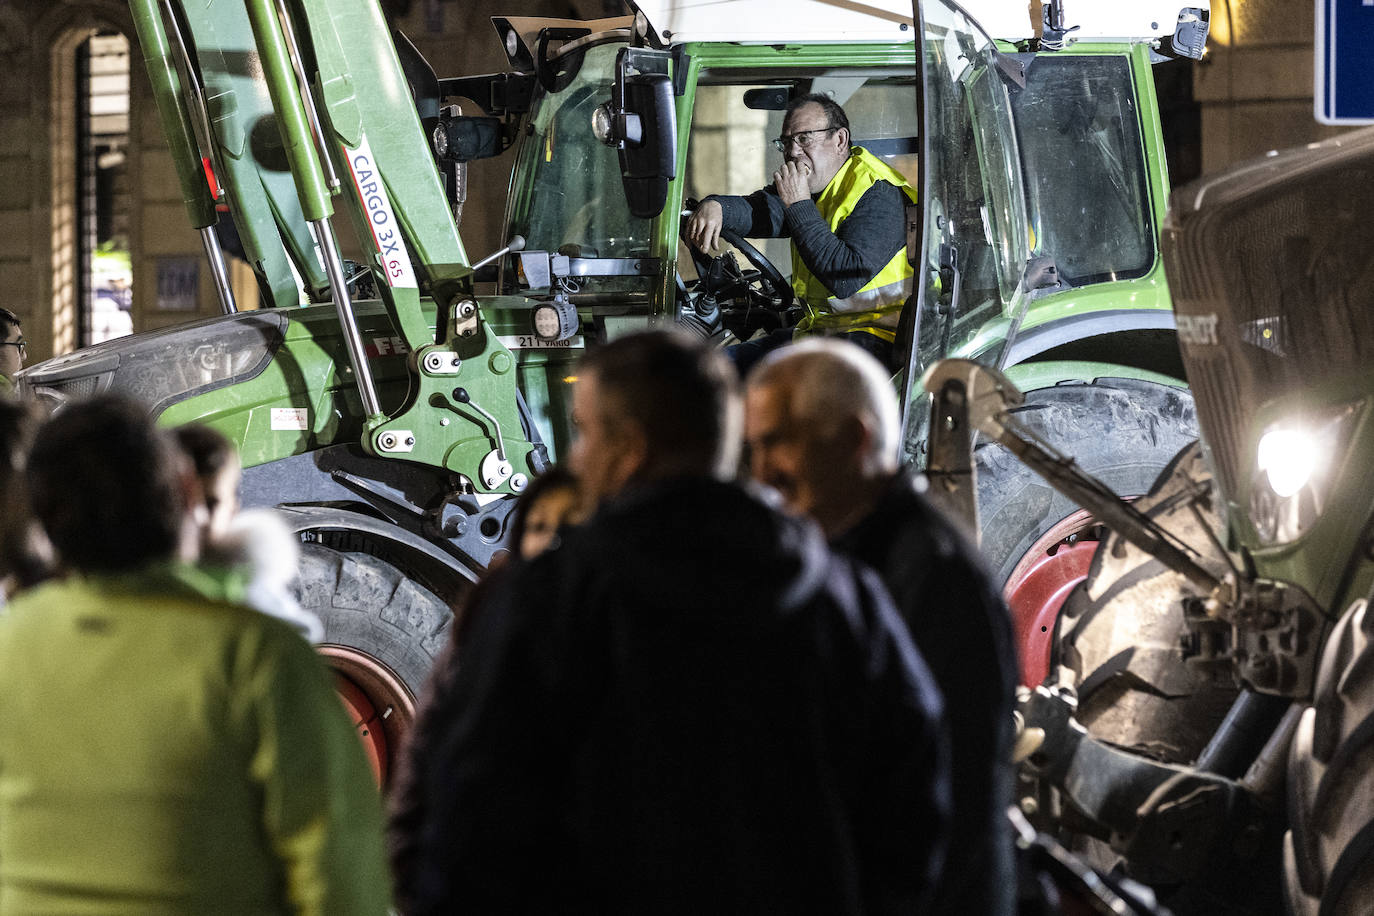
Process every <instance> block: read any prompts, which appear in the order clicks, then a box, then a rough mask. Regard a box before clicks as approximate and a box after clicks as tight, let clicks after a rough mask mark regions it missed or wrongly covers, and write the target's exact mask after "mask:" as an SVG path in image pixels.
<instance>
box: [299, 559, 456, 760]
mask: <svg viewBox="0 0 1374 916" xmlns="http://www.w3.org/2000/svg"><path fill="white" fill-rule="evenodd" d="M296 600H297V601H298V602H299V603H300V605H301V607H302V608H304V609H305V610H307V611H310V612H312V613H314V614H316V615H317V616H318V617H319V618H320V621H321V622H322V623H323V624H324V639H323V640H322V641H321V643H320V645H319V647H318V648H319V652H320V654H321V655H323V656H324V657H325V659H326V660H327V661H328V663H329V665H330V667H331V668H332V669H334V672H335V674H336V675H337V676H338V680H339V694H340V697H341V698H342V699H343V701H344V704H345V706H346V707H347V708H348V709H349V711H350V714H351V715H353V717H354V718H355V720H356V724H357V726H358V730H359V734H360V737H361V738H362V740H363V743H364V747H365V748H366V750H367V754H368V757H369V759H370V761H371V762H372V765H373V768H374V773H375V775H376V776H377V779H378V782H379V783H380V784H382V785H386V784H387V783H388V775H389V773H390V771H391V767H392V764H394V762H395V758H396V754H397V753H398V752H399V749H400V748H401V746H402V745H403V743H404V741H405V738H406V735H407V734H408V733H409V731H410V729H411V727H412V725H413V724H414V721H415V706H416V698H417V697H419V696H420V693H421V690H422V688H423V687H424V684H425V681H426V680H427V679H428V677H429V673H430V669H432V668H433V667H434V662H435V659H436V657H437V656H438V655H439V652H440V650H441V649H442V648H443V647H444V645H445V643H446V642H447V641H448V638H449V628H450V626H451V625H452V622H453V610H452V609H451V608H450V606H449V604H448V602H446V601H445V600H443V599H442V598H440V597H439V596H438V595H436V594H435V593H434V592H432V591H430V590H429V589H428V588H425V587H424V586H423V585H420V584H419V583H417V582H416V581H415V580H414V579H413V578H411V577H409V576H407V575H406V574H405V573H404V572H402V571H401V570H400V569H398V568H397V567H396V566H394V565H392V564H391V563H389V562H387V561H386V560H383V559H381V558H380V557H376V556H373V555H371V554H368V553H356V552H350V551H343V550H336V549H334V548H332V547H327V546H324V545H322V544H318V543H304V544H302V545H301V559H300V576H299V579H298V580H297V586H296Z"/></svg>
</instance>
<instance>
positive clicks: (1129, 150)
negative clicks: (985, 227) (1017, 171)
mask: <svg viewBox="0 0 1374 916" xmlns="http://www.w3.org/2000/svg"><path fill="white" fill-rule="evenodd" d="M1011 103H1012V110H1013V111H1014V112H1015V114H1016V126H1017V140H1018V141H1019V144H1020V148H1021V155H1022V156H1023V157H1024V163H1025V166H1024V168H1025V179H1026V190H1027V194H1028V195H1029V210H1030V213H1031V227H1032V229H1033V232H1034V245H1035V253H1036V254H1038V255H1049V256H1051V257H1053V258H1054V259H1055V266H1056V267H1057V268H1058V269H1059V275H1060V277H1061V278H1063V279H1064V280H1066V281H1067V282H1068V283H1069V284H1070V285H1073V286H1079V285H1082V284H1084V283H1095V282H1101V281H1104V280H1125V279H1130V278H1132V277H1139V276H1143V275H1144V274H1146V273H1148V272H1149V270H1150V268H1151V266H1153V264H1154V253H1155V252H1154V228H1153V226H1152V225H1151V220H1150V215H1151V211H1150V207H1149V196H1148V195H1149V191H1148V186H1147V184H1146V179H1145V162H1144V153H1143V146H1142V142H1141V137H1140V126H1139V118H1138V116H1137V113H1136V98H1135V89H1134V86H1133V84H1132V82H1131V67H1130V60H1129V59H1128V58H1127V57H1125V56H1124V55H1116V56H1105V55H1093V56H1088V55H1059V56H1056V55H1048V54H1042V55H1039V56H1037V57H1035V58H1033V59H1032V60H1031V61H1030V65H1029V67H1028V68H1027V70H1026V88H1025V89H1023V90H1018V91H1013V92H1012V93H1011Z"/></svg>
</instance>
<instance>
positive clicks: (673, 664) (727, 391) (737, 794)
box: [399, 332, 948, 914]
mask: <svg viewBox="0 0 1374 916" xmlns="http://www.w3.org/2000/svg"><path fill="white" fill-rule="evenodd" d="M731 377H732V370H731V369H730V367H729V366H728V364H726V363H725V362H724V360H723V359H722V357H721V356H720V355H719V354H716V353H712V352H710V351H708V350H704V349H701V348H699V347H698V346H697V345H695V344H693V343H691V342H688V341H686V340H685V339H680V338H678V337H676V336H675V335H671V334H667V333H662V332H651V333H648V334H641V335H634V336H631V337H624V338H620V339H618V340H616V341H614V342H612V343H610V344H607V345H605V346H603V347H602V348H600V349H599V350H596V351H594V352H593V353H592V354H591V355H589V357H588V358H587V359H586V360H585V361H584V362H583V364H582V366H581V369H580V371H579V373H578V381H577V387H576V389H575V392H574V417H575V420H576V422H577V424H578V428H579V434H580V438H579V441H578V444H577V445H576V446H575V449H574V452H573V456H572V464H573V466H574V470H575V471H576V472H577V473H578V476H579V478H580V479H581V480H583V481H584V482H585V483H586V484H587V495H588V496H589V497H590V498H591V499H592V500H593V501H595V502H596V503H599V506H600V507H599V509H598V511H597V512H596V514H595V515H594V516H593V517H592V518H591V519H590V520H589V521H587V522H586V523H585V524H583V525H582V526H580V527H579V528H577V529H572V530H568V531H566V532H565V534H564V535H563V537H562V538H561V541H560V543H559V544H558V546H556V547H554V548H553V549H550V550H549V551H547V552H546V553H544V554H542V555H541V556H539V557H537V558H535V559H534V560H533V561H531V562H528V563H517V564H515V565H513V566H512V567H509V568H507V569H506V570H504V571H503V573H502V575H501V577H500V579H499V580H494V581H493V582H492V583H491V590H490V592H489V593H488V595H487V596H486V598H485V600H483V601H482V603H481V606H480V608H479V609H478V610H479V613H478V615H477V616H476V617H475V619H474V624H473V629H472V632H471V634H470V637H469V639H468V642H467V644H466V645H464V646H463V647H462V648H461V650H460V655H459V659H460V662H461V663H460V664H459V666H458V669H457V675H456V678H455V680H454V682H453V684H452V686H451V687H450V688H448V689H446V690H444V691H443V692H442V693H441V694H440V695H438V696H436V697H435V698H434V702H435V703H436V704H437V705H436V708H435V709H434V710H433V711H432V712H433V714H432V715H431V716H430V717H429V721H430V723H431V725H430V728H431V730H432V733H431V734H430V735H428V736H426V739H425V740H424V742H423V744H422V746H424V747H426V748H428V749H429V750H428V756H426V757H425V758H423V759H416V760H412V762H411V763H412V766H413V768H414V771H415V774H416V776H417V778H419V779H422V780H424V781H425V788H424V794H425V796H426V798H427V799H428V800H429V804H428V806H427V810H426V811H425V812H424V814H423V816H422V817H421V818H420V819H419V823H418V824H415V825H414V826H413V827H412V829H413V830H415V831H416V835H417V839H416V842H414V843H413V844H411V845H410V847H409V848H410V849H411V851H412V857H413V860H412V862H411V867H410V868H409V869H407V872H408V875H409V877H408V878H407V879H405V880H408V881H410V882H413V886H412V887H405V886H403V887H401V888H399V892H400V896H401V897H402V899H404V900H405V901H406V905H407V906H408V908H409V909H410V911H411V912H413V913H440V912H444V913H447V912H456V911H459V910H461V911H463V912H475V913H525V912H539V913H584V912H585V913H598V914H602V913H655V914H664V913H667V914H672V913H682V914H701V913H713V914H714V913H751V914H752V913H765V912H771V913H816V914H847V913H854V914H858V913H918V912H922V911H923V908H924V907H925V906H926V904H927V903H928V902H929V893H930V890H931V887H932V882H933V879H934V876H935V874H937V873H938V869H939V866H940V861H941V853H942V848H943V846H944V843H945V840H944V838H945V835H946V832H947V824H946V820H945V815H946V812H945V809H946V807H947V804H948V801H947V798H946V795H947V791H948V783H947V780H948V776H947V773H946V771H945V768H946V761H945V759H944V758H945V756H946V748H945V746H944V740H945V739H944V737H943V733H942V730H941V726H940V722H939V700H938V693H937V691H936V690H935V688H934V687H933V685H932V684H931V682H930V680H929V675H928V672H927V671H926V668H925V666H924V664H923V663H922V661H921V660H920V658H919V656H918V655H917V654H916V653H915V651H914V650H913V648H912V646H911V643H910V641H909V639H908V638H907V636H906V635H905V633H904V632H903V628H902V625H901V622H900V621H899V620H898V619H897V618H896V616H895V613H894V611H893V608H892V607H891V605H890V603H889V601H888V599H887V597H886V596H885V594H884V593H883V592H882V589H881V586H879V585H877V583H876V580H875V579H874V577H873V576H872V575H871V573H864V574H857V573H856V572H855V569H854V567H852V566H851V565H850V564H849V563H848V562H847V561H844V560H842V559H839V558H837V557H836V556H834V555H832V554H831V553H830V551H829V550H828V549H827V547H826V545H825V543H824V540H823V538H822V536H821V534H820V532H819V531H817V530H816V529H815V528H814V527H812V526H810V525H809V524H806V523H802V522H799V521H796V520H791V519H787V518H784V517H782V516H780V515H778V514H776V513H774V512H773V511H772V510H770V509H768V508H767V507H766V506H764V505H763V504H762V503H760V502H758V501H757V500H755V499H753V498H752V497H750V496H749V495H747V494H746V493H745V492H744V491H743V490H741V489H740V488H738V487H737V486H735V485H733V484H730V483H726V482H724V478H725V477H726V476H727V472H728V470H729V469H731V468H732V467H733V465H734V456H735V453H736V448H737V427H738V404H737V399H736V397H735V395H734V393H733V391H732V384H733V383H732V379H731Z"/></svg>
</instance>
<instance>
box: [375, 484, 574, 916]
mask: <svg viewBox="0 0 1374 916" xmlns="http://www.w3.org/2000/svg"><path fill="white" fill-rule="evenodd" d="M585 517H586V512H585V511H583V506H582V494H581V491H580V489H579V487H578V486H577V477H576V476H574V475H573V473H572V472H571V471H569V470H568V468H567V466H566V465H554V466H553V467H551V468H549V469H548V470H546V471H545V472H544V473H543V474H540V475H539V476H538V477H535V478H534V479H533V480H531V481H530V484H529V486H528V487H527V488H526V489H525V491H524V492H523V493H521V494H520V496H519V497H518V498H517V499H516V503H515V508H514V509H512V510H511V513H510V524H509V525H508V527H507V534H506V543H507V544H508V545H509V551H508V552H506V553H502V554H499V555H498V558H497V559H496V560H493V562H492V564H491V566H490V567H488V569H487V574H486V576H485V577H484V578H483V579H482V580H481V581H479V582H478V583H477V584H476V585H475V586H474V587H473V589H472V590H471V591H470V592H468V594H467V596H466V600H465V601H464V602H463V606H462V608H461V609H460V611H459V613H458V619H457V620H456V621H455V622H454V625H453V626H452V627H450V628H449V640H448V642H446V643H445V644H444V648H443V649H442V650H441V651H440V653H439V655H438V657H437V658H436V659H435V660H434V668H433V670H432V671H431V672H430V675H429V679H428V681H427V682H426V684H425V688H424V691H423V692H422V694H421V696H420V701H419V703H418V704H416V708H415V724H414V726H413V727H412V728H411V730H410V732H409V734H408V735H407V736H406V748H405V750H404V751H403V753H402V755H401V765H400V766H399V767H397V768H396V769H395V770H394V771H393V774H394V775H393V776H392V780H391V786H390V792H389V793H388V796H387V800H388V830H387V854H388V855H389V857H390V859H391V870H392V874H393V875H394V876H395V877H396V885H397V904H398V905H399V906H400V908H401V910H402V912H409V911H410V910H411V909H413V907H412V901H411V900H410V899H409V898H408V897H407V894H409V893H412V892H413V891H414V889H415V887H416V885H417V883H418V875H417V867H418V865H419V857H418V856H417V855H416V854H415V853H416V849H417V843H418V842H419V836H418V826H419V825H420V824H421V823H423V821H424V818H425V816H426V813H427V808H428V805H429V801H428V796H427V795H426V794H425V793H426V786H425V784H424V780H423V778H422V774H421V772H420V770H421V769H422V767H423V764H424V763H425V762H426V761H427V760H428V759H429V758H430V757H431V756H432V755H433V754H434V742H435V740H436V739H437V737H439V736H441V735H442V734H443V731H444V725H443V723H442V722H441V721H439V720H438V719H437V718H436V717H437V716H440V715H445V714H447V712H448V710H447V707H448V705H449V704H450V703H451V702H452V701H451V698H450V696H449V694H450V693H451V692H452V690H453V688H454V684H455V682H456V681H457V678H458V670H459V668H458V652H459V649H460V647H461V646H462V645H463V644H464V642H465V640H466V638H467V634H468V632H469V631H470V630H471V628H472V624H473V620H474V619H475V617H476V615H477V613H478V611H479V610H480V609H481V607H482V606H483V605H484V604H485V596H486V594H487V592H488V591H489V590H490V589H491V587H492V584H491V583H492V582H493V580H496V579H499V578H500V577H501V576H502V575H504V574H506V573H508V572H511V573H512V574H514V575H519V572H518V570H519V568H520V567H521V565H522V564H523V563H527V562H529V561H530V560H532V559H534V558H535V557H537V556H539V555H540V554H541V553H543V552H544V551H546V550H549V549H551V548H556V547H557V546H558V545H559V544H560V543H561V532H562V531H563V530H564V529H565V528H566V527H567V526H569V525H577V524H580V523H581V522H582V521H583V520H584V519H585Z"/></svg>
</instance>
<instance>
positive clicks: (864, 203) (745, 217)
mask: <svg viewBox="0 0 1374 916" xmlns="http://www.w3.org/2000/svg"><path fill="white" fill-rule="evenodd" d="M773 145H774V146H776V147H777V148H778V150H779V151H781V152H782V155H783V164H782V166H781V167H780V168H779V169H778V170H777V171H776V172H774V173H773V184H772V185H770V186H769V187H766V188H763V189H762V190H759V191H755V192H754V193H753V194H750V195H749V196H748V197H733V196H718V195H712V196H710V197H707V198H706V199H705V200H704V201H702V203H701V206H699V207H698V208H697V209H696V212H695V213H693V214H692V216H691V219H690V220H688V223H687V231H686V236H687V240H688V241H689V242H691V243H692V244H693V245H694V246H696V247H697V248H698V249H699V250H701V251H702V252H704V253H708V254H709V253H710V252H712V251H713V250H714V249H715V248H716V247H717V245H718V244H719V242H720V233H721V230H722V229H731V230H733V231H735V232H737V233H739V234H740V235H742V236H746V237H750V238H781V237H783V236H786V237H789V238H791V240H792V289H793V291H794V293H795V294H796V296H797V299H798V300H799V301H800V302H802V303H803V304H804V306H805V308H806V315H805V317H804V318H803V319H802V321H801V323H800V324H798V326H797V330H798V331H807V330H813V329H814V330H818V331H824V332H829V333H843V334H844V335H845V338H846V339H848V340H850V341H852V342H854V343H856V344H859V345H860V346H862V347H863V348H864V349H865V350H868V351H869V352H870V353H873V354H874V355H875V356H877V357H878V359H879V360H880V361H882V362H883V363H884V364H885V365H889V364H890V363H891V357H892V342H893V340H894V339H895V337H896V334H895V329H896V327H897V319H898V315H899V313H900V312H901V308H902V305H903V303H904V302H905V301H906V298H907V296H908V294H909V293H910V289H911V276H912V270H911V265H910V264H909V263H908V262H907V256H906V233H905V208H906V204H907V202H908V201H912V202H914V201H915V200H916V191H915V189H913V188H912V187H911V185H910V183H909V182H908V181H907V180H906V179H905V178H904V177H902V174H901V173H900V172H898V171H897V170H896V169H893V168H892V167H891V166H889V165H888V164H887V163H885V162H883V161H882V160H881V159H879V158H878V157H877V156H874V155H873V154H872V153H870V152H868V150H866V149H863V148H862V147H858V146H851V145H850V133H849V118H848V117H847V116H846V115H845V113H844V109H843V108H841V107H840V106H839V104H837V103H836V102H835V100H834V99H832V98H830V97H829V96H828V95H821V94H818V93H812V94H810V95H804V96H801V97H800V98H797V99H794V100H792V102H791V103H790V104H788V106H787V114H786V116H785V117H784V119H783V122H782V136H780V137H778V138H777V139H776V140H774V141H773ZM791 337H792V331H790V330H783V331H778V332H774V334H773V335H771V336H770V337H769V338H767V339H765V340H761V341H755V342H750V343H747V344H744V345H742V346H740V347H736V348H734V350H735V352H734V353H733V354H732V355H733V356H734V357H735V362H736V365H737V366H738V367H739V368H740V371H741V372H745V371H747V370H748V368H749V366H750V365H752V364H753V362H755V361H757V359H758V358H759V357H761V356H762V355H763V353H764V352H766V351H767V350H771V349H773V348H775V347H778V346H781V345H782V344H784V343H786V342H787V341H789V340H790V339H791Z"/></svg>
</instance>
